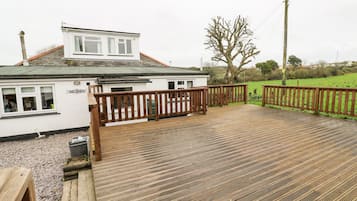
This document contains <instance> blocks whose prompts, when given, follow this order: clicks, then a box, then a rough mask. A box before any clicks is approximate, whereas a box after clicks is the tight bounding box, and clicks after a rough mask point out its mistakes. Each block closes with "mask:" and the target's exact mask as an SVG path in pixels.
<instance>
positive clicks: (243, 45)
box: [205, 16, 260, 83]
mask: <svg viewBox="0 0 357 201" xmlns="http://www.w3.org/2000/svg"><path fill="white" fill-rule="evenodd" d="M206 31H207V35H206V37H207V41H206V42H205V45H206V46H207V48H209V49H213V51H214V56H213V57H212V60H213V61H218V62H219V61H222V62H224V63H226V64H227V70H226V74H225V80H226V82H227V83H232V82H233V77H237V76H238V75H239V74H240V73H241V72H242V71H244V69H243V68H242V67H243V66H245V65H247V64H249V63H250V62H251V61H252V58H254V56H255V55H257V54H259V52H260V51H258V49H257V48H256V46H255V45H254V43H253V42H252V41H253V32H252V31H251V30H250V29H249V27H248V21H247V19H246V18H244V17H241V16H238V17H237V18H236V19H235V20H234V22H233V23H232V21H230V20H225V19H224V18H222V17H216V18H213V19H212V22H211V23H210V24H209V25H208V28H206ZM236 59H240V62H239V64H238V65H237V66H235V65H234V61H235V60H236Z"/></svg>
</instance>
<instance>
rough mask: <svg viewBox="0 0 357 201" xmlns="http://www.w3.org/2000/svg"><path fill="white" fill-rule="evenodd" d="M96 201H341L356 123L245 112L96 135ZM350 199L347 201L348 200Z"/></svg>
mask: <svg viewBox="0 0 357 201" xmlns="http://www.w3.org/2000/svg"><path fill="white" fill-rule="evenodd" d="M101 140H102V156H103V158H102V161H98V162H94V164H93V176H94V181H95V190H96V196H97V200H98V201H100V200H235V199H238V200H275V199H281V200H294V199H296V200H303V199H306V200H313V199H320V200H329V199H337V200H346V199H347V198H352V197H353V196H354V195H356V191H357V190H356V189H357V186H356V185H355V182H356V177H357V125H356V122H352V121H347V120H340V119H333V118H326V117H318V116H315V115H310V114H304V113H300V112H288V111H281V110H275V109H269V108H262V107H258V106H252V105H239V106H228V107H222V108H210V110H209V111H208V113H207V115H194V116H191V117H177V118H170V119H163V120H160V121H157V122H155V121H152V122H147V123H140V124H135V125H123V126H115V127H105V128H101ZM353 198H354V197H353Z"/></svg>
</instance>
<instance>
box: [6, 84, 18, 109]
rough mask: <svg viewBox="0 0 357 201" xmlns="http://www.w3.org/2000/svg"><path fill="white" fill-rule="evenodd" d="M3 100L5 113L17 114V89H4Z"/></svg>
mask: <svg viewBox="0 0 357 201" xmlns="http://www.w3.org/2000/svg"><path fill="white" fill-rule="evenodd" d="M2 98H3V104H4V112H5V113H8V112H17V99H16V88H3V89H2Z"/></svg>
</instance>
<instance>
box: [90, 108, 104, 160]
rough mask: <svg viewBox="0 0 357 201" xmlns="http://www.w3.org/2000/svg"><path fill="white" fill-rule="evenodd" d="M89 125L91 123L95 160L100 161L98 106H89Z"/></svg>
mask: <svg viewBox="0 0 357 201" xmlns="http://www.w3.org/2000/svg"><path fill="white" fill-rule="evenodd" d="M90 107H91V108H90V110H91V117H92V118H91V123H92V134H93V138H94V139H93V140H94V147H95V160H96V161H100V160H102V150H101V145H100V135H99V109H98V104H95V105H91V106H90Z"/></svg>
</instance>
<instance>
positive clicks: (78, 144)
mask: <svg viewBox="0 0 357 201" xmlns="http://www.w3.org/2000/svg"><path fill="white" fill-rule="evenodd" d="M68 144H69V150H70V152H71V157H72V158H74V157H81V156H84V155H87V156H88V136H85V137H82V136H77V137H74V138H72V139H71V141H70V142H68Z"/></svg>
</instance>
